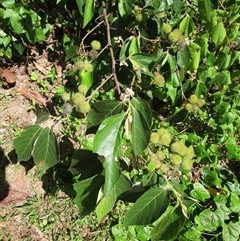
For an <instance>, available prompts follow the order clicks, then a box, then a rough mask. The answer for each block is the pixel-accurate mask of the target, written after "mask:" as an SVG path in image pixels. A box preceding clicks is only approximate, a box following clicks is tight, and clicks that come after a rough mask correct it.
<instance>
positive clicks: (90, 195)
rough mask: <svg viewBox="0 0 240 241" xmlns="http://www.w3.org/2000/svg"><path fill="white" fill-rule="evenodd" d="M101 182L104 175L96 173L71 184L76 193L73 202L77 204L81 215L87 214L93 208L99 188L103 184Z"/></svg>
mask: <svg viewBox="0 0 240 241" xmlns="http://www.w3.org/2000/svg"><path fill="white" fill-rule="evenodd" d="M103 182H104V177H103V176H100V175H96V176H93V177H91V178H88V179H85V180H83V181H81V182H78V183H75V184H73V188H74V190H75V192H76V194H77V195H76V197H75V198H74V203H75V204H76V205H77V207H78V209H79V211H80V213H81V215H87V214H89V213H91V212H92V211H93V210H94V209H95V207H96V203H97V197H98V193H99V189H100V188H101V186H102V185H103Z"/></svg>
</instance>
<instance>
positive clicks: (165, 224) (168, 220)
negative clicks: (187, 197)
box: [151, 206, 186, 241]
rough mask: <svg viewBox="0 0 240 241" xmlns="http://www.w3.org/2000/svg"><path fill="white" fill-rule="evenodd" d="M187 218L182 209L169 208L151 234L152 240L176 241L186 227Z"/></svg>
mask: <svg viewBox="0 0 240 241" xmlns="http://www.w3.org/2000/svg"><path fill="white" fill-rule="evenodd" d="M185 221H186V218H185V216H184V215H183V214H182V211H181V208H180V207H177V206H175V207H173V206H168V208H167V210H166V211H165V212H164V213H163V215H162V216H161V217H160V218H159V220H158V221H157V224H156V226H155V227H154V228H153V230H152V232H151V240H152V241H155V240H156V241H158V240H174V239H175V238H177V236H178V234H179V232H180V231H181V230H182V229H183V227H184V225H185Z"/></svg>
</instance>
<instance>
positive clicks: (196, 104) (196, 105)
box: [185, 95, 205, 111]
mask: <svg viewBox="0 0 240 241" xmlns="http://www.w3.org/2000/svg"><path fill="white" fill-rule="evenodd" d="M204 105H205V100H204V99H199V98H198V97H197V96H196V95H191V96H190V97H189V99H188V103H187V104H186V105H185V109H186V110H187V111H199V110H200V108H201V107H202V106H204Z"/></svg>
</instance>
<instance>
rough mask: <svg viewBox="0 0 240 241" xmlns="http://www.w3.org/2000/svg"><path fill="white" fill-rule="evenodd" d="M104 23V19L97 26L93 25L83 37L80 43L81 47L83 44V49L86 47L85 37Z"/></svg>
mask: <svg viewBox="0 0 240 241" xmlns="http://www.w3.org/2000/svg"><path fill="white" fill-rule="evenodd" d="M103 23H104V20H102V21H101V22H100V23H98V24H97V25H96V26H95V27H93V28H92V29H91V30H90V31H89V32H88V33H87V34H86V35H85V36H84V37H83V38H82V41H81V43H80V48H81V46H83V49H84V41H85V39H86V38H87V36H88V35H89V34H91V33H92V32H93V31H94V30H95V29H96V28H98V27H99V26H100V25H101V24H103Z"/></svg>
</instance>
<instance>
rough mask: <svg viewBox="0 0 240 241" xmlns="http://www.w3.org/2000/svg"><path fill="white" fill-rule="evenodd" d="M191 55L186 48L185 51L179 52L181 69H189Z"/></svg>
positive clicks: (178, 61)
mask: <svg viewBox="0 0 240 241" xmlns="http://www.w3.org/2000/svg"><path fill="white" fill-rule="evenodd" d="M190 57H191V56H190V53H189V51H188V49H187V48H185V49H184V50H183V51H178V52H177V65H178V66H179V67H180V68H184V69H185V70H186V69H187V68H188V66H189V64H190Z"/></svg>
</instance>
